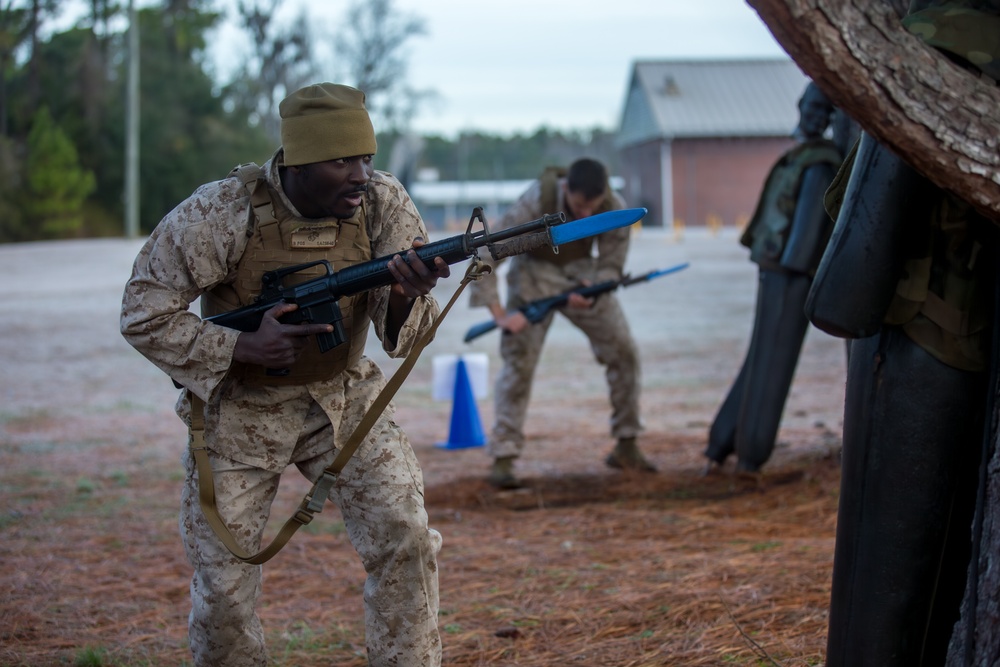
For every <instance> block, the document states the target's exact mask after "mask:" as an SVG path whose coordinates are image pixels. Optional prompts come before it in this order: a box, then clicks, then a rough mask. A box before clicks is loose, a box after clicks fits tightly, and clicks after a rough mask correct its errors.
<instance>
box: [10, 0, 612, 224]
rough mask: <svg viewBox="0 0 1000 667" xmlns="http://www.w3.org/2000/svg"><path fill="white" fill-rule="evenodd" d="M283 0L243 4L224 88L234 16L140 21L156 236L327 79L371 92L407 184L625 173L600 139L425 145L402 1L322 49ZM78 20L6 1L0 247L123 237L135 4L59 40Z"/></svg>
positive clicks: (67, 6)
mask: <svg viewBox="0 0 1000 667" xmlns="http://www.w3.org/2000/svg"><path fill="white" fill-rule="evenodd" d="M281 1H282V0H237V5H236V13H237V22H238V25H239V27H240V28H241V34H242V35H243V36H244V38H245V41H244V44H245V45H246V47H247V48H246V50H247V51H248V52H249V53H250V55H249V56H244V57H243V59H242V62H240V63H239V64H238V66H237V67H236V68H235V69H234V73H233V74H232V75H230V78H229V79H228V80H225V81H221V80H219V76H218V74H217V73H216V72H215V67H214V64H213V63H212V62H210V59H209V57H208V52H207V51H208V50H207V46H208V43H209V40H210V39H212V38H213V36H214V33H213V30H215V29H216V28H217V27H219V24H220V23H221V21H222V19H223V18H224V17H223V16H222V15H221V14H220V13H219V12H218V11H216V10H215V9H214V8H213V6H212V1H211V0H160V2H158V3H157V4H153V5H146V6H144V7H142V8H141V9H138V10H137V11H136V17H137V26H138V30H139V36H140V38H139V44H140V47H139V56H138V62H139V71H140V76H139V96H138V97H139V100H138V108H139V118H140V120H139V128H140V129H139V135H140V136H139V176H138V182H139V193H140V194H139V220H140V229H141V231H142V232H143V233H147V232H149V231H150V230H151V229H152V228H153V227H154V226H155V225H156V223H157V222H158V221H159V220H160V218H161V217H162V216H163V215H164V214H165V213H166V212H168V211H169V210H170V209H171V208H172V207H173V206H175V205H176V204H177V203H179V202H180V201H181V200H182V199H183V198H185V197H187V196H188V195H189V194H190V193H191V192H192V191H193V190H194V189H195V188H196V187H197V186H198V185H200V184H202V183H205V182H208V181H212V180H216V179H219V178H222V177H224V176H225V175H226V174H227V173H228V172H229V170H230V169H231V168H232V167H234V166H235V165H237V164H239V163H241V162H248V161H255V162H258V163H260V162H263V161H264V160H266V159H267V158H268V157H270V154H271V152H272V151H273V149H274V147H275V146H277V145H278V143H279V140H278V113H277V105H278V101H280V100H281V99H282V98H283V97H284V96H285V95H286V94H287V93H288V92H290V91H292V90H295V89H296V88H298V87H300V86H302V85H305V84H307V83H310V82H313V81H316V80H336V81H339V82H342V83H348V84H350V85H354V86H357V87H358V88H361V89H362V90H364V91H365V92H366V94H367V96H368V102H369V107H370V109H371V111H372V115H373V117H374V121H375V125H376V129H377V130H380V132H379V137H378V140H379V153H378V155H377V156H376V166H377V167H378V168H380V169H387V170H390V171H393V172H394V173H396V174H397V175H398V176H400V178H401V180H403V181H404V182H407V181H409V180H411V179H412V178H413V177H414V175H415V174H416V173H417V172H418V170H419V169H421V168H424V167H430V168H433V169H435V170H436V171H437V173H438V175H439V178H441V179H442V180H459V179H466V180H478V179H508V178H514V179H519V178H531V177H533V176H535V175H537V173H538V172H539V171H540V169H541V168H542V167H543V166H545V165H547V164H563V163H565V162H567V161H568V160H571V159H572V158H574V157H577V156H579V155H580V154H581V153H582V152H584V151H586V152H587V153H588V154H590V155H594V156H595V157H598V158H602V159H605V160H607V161H608V162H609V164H610V166H611V167H612V168H614V167H615V159H616V158H615V150H614V147H613V139H614V136H613V134H612V133H610V132H607V131H603V130H600V129H595V130H593V131H571V132H560V131H554V130H550V129H547V128H544V127H543V128H541V129H539V130H537V131H536V132H534V133H532V134H530V135H514V136H512V137H502V136H492V135H488V134H479V133H475V134H462V135H459V136H457V137H456V138H447V137H443V136H424V137H415V136H413V135H412V133H410V132H409V131H408V127H409V124H410V121H411V119H412V118H413V117H414V115H415V114H416V113H417V111H418V110H419V109H420V107H421V105H422V104H423V103H424V102H426V101H427V100H429V99H431V98H433V97H434V95H435V93H434V91H417V90H413V89H411V88H410V87H409V86H408V85H407V71H406V52H405V46H406V44H407V43H408V42H409V41H410V40H411V39H415V38H418V37H419V36H420V35H422V34H423V33H424V32H425V26H424V24H423V21H422V19H420V18H419V17H416V16H411V15H406V14H405V13H402V12H399V11H397V10H396V9H395V8H394V7H393V6H392V0H367V1H365V2H361V1H357V2H354V3H353V4H352V5H350V6H349V7H348V9H347V16H346V20H345V21H344V22H343V23H342V25H344V26H349V27H350V28H349V30H348V29H343V30H342V32H340V33H338V34H335V35H321V36H317V35H314V34H313V32H312V31H313V30H314V28H313V26H312V25H311V24H310V21H309V20H308V16H307V15H306V14H305V13H301V14H300V15H299V16H297V17H295V18H294V19H293V20H292V21H290V22H284V23H279V22H278V21H277V19H276V18H275V17H276V14H277V10H278V9H279V7H280V5H281ZM77 6H78V5H77ZM72 7H73V5H71V3H70V2H69V1H68V0H0V75H2V76H0V242H12V241H27V240H37V239H55V238H72V237H87V236H120V235H122V233H123V215H124V207H125V202H124V200H123V192H124V184H125V164H126V162H125V150H126V132H125V127H126V122H125V121H126V80H127V76H126V74H127V68H128V63H129V51H128V39H127V31H128V29H129V22H128V20H127V19H128V11H127V10H128V7H127V6H124V5H122V4H119V3H118V2H116V1H115V0H89V2H88V3H87V4H86V6H85V7H86V10H85V13H84V14H83V15H82V16H80V17H79V18H77V19H76V20H75V23H74V24H73V25H72V26H71V27H69V28H66V29H56V28H55V27H54V26H57V25H60V24H65V23H66V18H67V17H66V14H67V13H68V12H69V11H71V8H72ZM317 38H322V39H323V40H325V41H329V40H331V38H332V41H333V43H334V44H335V45H336V49H335V52H336V57H335V62H332V63H330V62H319V61H318V58H317V56H316V55H315V52H314V49H313V43H314V40H315V39H317ZM320 72H322V73H323V74H318V73H320ZM331 74H335V75H336V77H337V78H336V79H333V78H331Z"/></svg>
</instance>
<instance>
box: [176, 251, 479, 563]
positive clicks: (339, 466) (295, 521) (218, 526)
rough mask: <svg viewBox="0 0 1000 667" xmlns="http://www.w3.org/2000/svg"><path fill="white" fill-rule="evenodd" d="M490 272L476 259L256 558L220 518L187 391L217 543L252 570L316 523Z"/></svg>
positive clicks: (205, 506)
mask: <svg viewBox="0 0 1000 667" xmlns="http://www.w3.org/2000/svg"><path fill="white" fill-rule="evenodd" d="M490 270H491V269H490V267H489V266H487V265H485V264H482V263H481V262H480V261H479V260H478V259H473V261H472V262H471V263H470V264H469V268H468V269H467V270H466V272H465V277H464V278H462V282H461V284H460V285H459V286H458V289H457V290H455V294H454V295H452V297H451V300H450V301H449V302H448V305H447V306H445V308H444V310H442V311H441V313H440V314H438V316H437V318H436V319H435V320H434V323H433V324H432V325H431V327H430V329H428V330H427V331H426V332H424V335H423V336H421V337H420V339H419V340H418V341H417V344H416V346H415V347H414V348H413V350H412V351H411V352H410V354H408V355H407V356H406V358H405V359H404V360H403V363H402V364H401V365H400V367H399V368H398V369H397V370H396V372H395V373H393V375H392V377H391V378H389V381H388V382H386V384H385V386H384V387H383V388H382V391H381V392H380V393H379V395H378V397H377V398H376V399H375V402H374V403H372V405H371V406H370V407H369V408H368V411H367V412H366V413H365V415H364V417H362V418H361V422H360V423H359V424H358V425H357V427H356V428H355V429H354V433H352V434H351V437H350V438H349V439H348V440H347V442H346V443H345V444H344V446H343V448H342V449H341V450H340V452H339V453H338V454H337V456H336V457H335V458H334V460H333V463H331V464H330V465H329V466H328V467H327V468H326V469H325V470H324V471H323V474H322V475H321V476H320V478H319V479H318V480H317V481H316V483H315V484H313V487H312V488H311V489H310V490H309V492H308V493H306V495H305V497H304V498H303V499H302V502H301V503H300V504H299V508H298V510H296V512H295V513H294V514H293V515H292V516H291V517H290V518H289V519H288V520H287V521H285V523H284V525H283V526H282V527H281V530H279V531H278V534H277V535H275V537H274V539H273V540H271V543H270V544H268V545H267V546H266V547H265V548H264V549H262V550H261V551H259V552H257V553H256V554H250V553H248V552H247V551H246V550H244V549H243V547H241V546H240V545H239V543H238V542H237V541H236V538H234V537H233V534H232V533H231V532H230V531H229V527H228V526H226V522H225V521H224V520H223V518H222V516H221V515H220V514H219V509H218V507H216V504H215V483H214V481H213V479H212V466H211V464H210V463H209V460H208V448H207V447H206V446H205V402H204V401H203V400H202V399H201V398H199V397H198V396H196V395H195V394H194V392H192V391H190V390H189V391H188V395H189V397H190V400H191V454H192V455H193V457H194V460H195V465H196V466H197V469H198V499H199V502H200V504H201V510H202V512H203V513H204V514H205V519H206V520H207V521H208V523H209V525H210V526H211V527H212V530H213V531H214V532H215V534H216V536H218V538H219V540H221V541H222V543H223V544H224V545H225V546H226V548H227V549H229V551H230V552H231V553H232V554H233V555H234V556H235V557H236V558H238V559H240V560H241V561H243V562H244V563H248V564H250V565H260V564H261V563H265V562H267V561H269V560H270V559H271V558H272V557H273V556H274V555H275V554H277V553H278V552H279V551H280V550H281V549H282V547H284V546H285V545H286V544H287V543H288V540H290V539H291V538H292V535H294V534H295V531H297V530H298V529H299V528H300V527H302V526H305V525H306V524H308V523H309V522H310V521H312V520H313V515H314V514H316V513H317V512H321V511H322V510H323V505H324V504H325V503H326V501H327V499H328V498H329V495H330V490H331V489H332V488H333V485H334V483H335V482H336V481H337V475H338V474H340V471H341V470H343V469H344V466H346V465H347V462H348V461H349V460H350V459H351V457H352V456H353V455H354V452H355V451H357V449H358V447H359V446H360V445H361V443H362V442H363V441H364V439H365V437H366V436H367V435H368V432H369V431H371V429H372V427H373V426H374V425H375V422H376V421H378V418H379V417H380V416H381V415H382V412H383V411H385V408H386V407H387V406H388V405H389V401H391V400H392V398H393V396H395V394H396V392H397V391H398V390H399V388H400V387H401V386H402V385H403V381H404V380H405V379H406V376H407V375H409V373H410V371H411V370H412V369H413V366H414V364H416V362H417V358H418V357H419V356H420V353H421V352H423V350H424V347H426V346H427V344H428V343H430V341H431V339H433V338H434V334H435V333H436V332H437V329H438V326H439V325H440V324H441V322H442V321H443V320H444V318H445V316H446V315H447V314H448V311H450V310H451V307H452V306H453V305H454V304H455V302H456V301H457V300H458V296H459V295H460V294H461V293H462V290H464V289H465V286H466V285H467V284H469V282H471V281H472V280H478V279H479V278H480V277H482V276H483V275H484V273H488V272H489V271H490Z"/></svg>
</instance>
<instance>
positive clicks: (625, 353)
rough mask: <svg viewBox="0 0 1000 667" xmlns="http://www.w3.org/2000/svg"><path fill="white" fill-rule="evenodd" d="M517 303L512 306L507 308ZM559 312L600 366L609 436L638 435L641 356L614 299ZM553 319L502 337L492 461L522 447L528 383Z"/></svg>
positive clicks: (607, 296)
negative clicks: (608, 413) (587, 344)
mask: <svg viewBox="0 0 1000 667" xmlns="http://www.w3.org/2000/svg"><path fill="white" fill-rule="evenodd" d="M518 305H519V304H514V303H513V302H512V303H511V304H510V307H511V308H516V307H518ZM559 312H560V313H562V315H564V316H565V317H566V318H567V319H568V320H569V321H570V322H572V323H573V325H574V326H576V327H577V328H578V329H580V331H582V332H583V333H584V334H585V335H586V336H587V339H588V340H589V341H590V349H591V351H593V353H594V357H595V358H596V359H597V362H598V363H599V364H601V365H602V366H604V369H605V372H604V375H605V379H606V380H607V383H608V392H609V397H610V399H611V420H610V422H611V436H612V437H613V438H629V437H635V436H637V435H638V434H639V433H640V432H641V431H642V422H641V419H640V416H639V393H640V387H641V368H640V366H639V352H638V348H637V347H636V344H635V341H634V340H633V338H632V333H631V332H630V331H629V328H628V323H627V322H626V321H625V314H624V313H623V312H622V309H621V305H620V304H619V302H618V299H616V298H615V297H614V295H612V294H605V295H602V296H600V297H598V298H597V299H596V300H595V301H594V304H593V306H592V307H590V308H570V307H564V308H560V309H559ZM554 316H555V313H550V314H549V316H548V317H547V318H545V319H544V320H542V321H541V322H539V323H537V324H532V325H530V326H529V327H528V328H527V329H525V330H524V331H521V332H520V333H517V334H511V333H509V332H506V331H504V332H502V333H501V338H500V356H501V357H502V358H503V367H502V368H501V369H500V373H499V375H498V376H497V381H496V395H495V398H494V402H495V413H496V422H495V423H494V425H493V431H492V433H491V435H490V438H489V442H488V443H487V450H488V452H489V454H490V456H492V457H494V458H499V457H507V456H519V455H520V453H521V450H522V449H524V421H525V418H526V417H527V413H528V403H529V401H530V400H531V385H532V380H533V379H534V375H535V368H536V367H537V366H538V359H539V357H540V356H541V354H542V347H543V345H544V343H545V334H546V333H547V332H548V330H549V327H550V326H551V325H552V320H553V318H554Z"/></svg>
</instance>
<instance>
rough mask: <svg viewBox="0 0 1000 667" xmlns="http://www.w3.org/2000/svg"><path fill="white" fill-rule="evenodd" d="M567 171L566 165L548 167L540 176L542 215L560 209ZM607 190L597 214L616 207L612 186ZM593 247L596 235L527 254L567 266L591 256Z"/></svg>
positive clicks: (538, 249) (545, 246)
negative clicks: (560, 186) (560, 193)
mask: <svg viewBox="0 0 1000 667" xmlns="http://www.w3.org/2000/svg"><path fill="white" fill-rule="evenodd" d="M566 172H567V170H566V169H565V168H564V167H546V169H545V171H543V172H542V175H541V176H540V177H539V182H540V183H541V186H542V199H541V206H542V215H548V214H550V213H556V212H558V211H559V179H561V178H563V177H565V176H566ZM605 192H606V194H605V196H604V201H602V202H601V205H600V206H599V207H598V209H597V211H596V212H595V214H596V213H605V212H607V211H612V210H614V209H615V199H614V195H613V194H612V193H611V187H610V186H608V187H607V188H606V189H605ZM593 247H594V237H593V236H589V237H587V238H585V239H580V240H578V241H571V242H569V243H564V244H563V245H561V246H559V252H556V251H554V250H553V249H552V248H551V247H549V246H547V245H543V246H542V247H540V248H535V249H534V250H529V251H528V253H527V254H529V255H531V256H532V257H534V258H535V259H541V260H544V261H546V262H552V263H553V264H558V265H559V266H566V265H567V264H569V263H570V262H572V261H574V260H577V259H582V258H584V257H590V256H591V254H592V252H593Z"/></svg>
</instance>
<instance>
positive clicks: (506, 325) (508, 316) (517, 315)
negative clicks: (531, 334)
mask: <svg viewBox="0 0 1000 667" xmlns="http://www.w3.org/2000/svg"><path fill="white" fill-rule="evenodd" d="M496 323H497V326H499V327H500V328H501V329H503V330H504V331H509V332H510V333H514V334H516V333H521V332H522V331H524V330H525V329H527V328H528V327H529V326H531V322H529V321H528V318H527V317H525V316H524V313H522V312H521V311H520V310H515V311H514V312H512V313H505V314H504V315H503V317H501V318H499V319H498V320H496Z"/></svg>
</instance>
